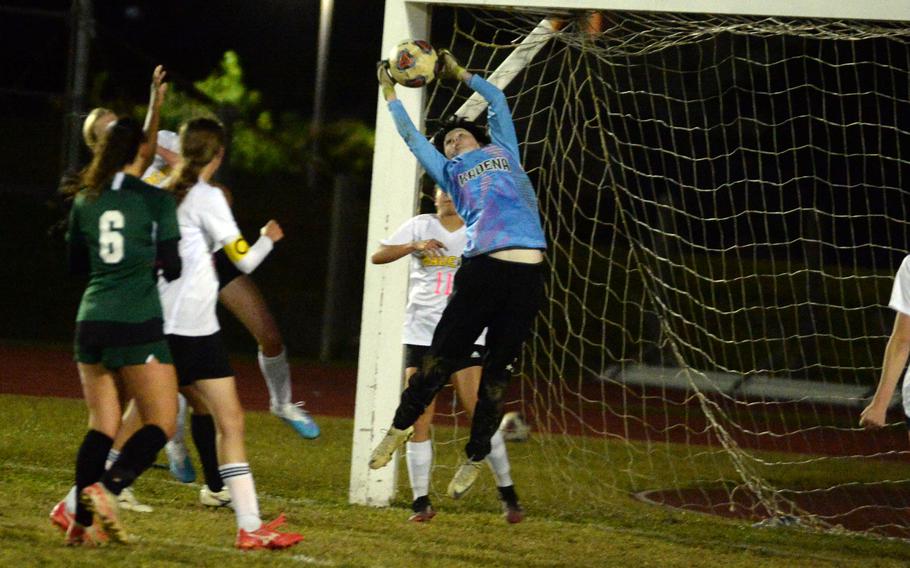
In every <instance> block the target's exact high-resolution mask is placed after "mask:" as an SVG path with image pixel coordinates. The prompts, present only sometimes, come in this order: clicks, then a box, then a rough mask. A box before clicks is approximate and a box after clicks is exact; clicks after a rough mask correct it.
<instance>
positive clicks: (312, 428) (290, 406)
mask: <svg viewBox="0 0 910 568" xmlns="http://www.w3.org/2000/svg"><path fill="white" fill-rule="evenodd" d="M303 404H304V403H303V402H296V403H290V402H289V403H287V404H284V405H282V406H277V407H275V406H273V407H272V414H274V415H275V416H277V417H278V418H281V419H282V420H284V421H285V422H287V423H288V424H290V426H291V428H293V429H294V430H295V431H296V432H297V433H298V434H300V435H301V436H302V437H304V438H306V439H307V440H315V439H316V438H318V437H319V434H320V431H319V425H318V424H316V421H315V420H313V417H312V416H310V413H309V412H307V411H306V410H304V409H303Z"/></svg>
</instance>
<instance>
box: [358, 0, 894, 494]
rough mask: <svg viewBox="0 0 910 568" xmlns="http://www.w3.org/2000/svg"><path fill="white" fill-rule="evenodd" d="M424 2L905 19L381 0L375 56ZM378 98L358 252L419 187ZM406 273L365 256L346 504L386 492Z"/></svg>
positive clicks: (725, 3)
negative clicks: (384, 453)
mask: <svg viewBox="0 0 910 568" xmlns="http://www.w3.org/2000/svg"><path fill="white" fill-rule="evenodd" d="M433 5H458V6H474V7H478V8H489V9H494V8H509V7H522V8H534V9H553V10H560V11H565V10H616V11H635V12H670V13H705V14H736V15H754V16H782V17H799V18H836V19H863V20H885V21H910V2H907V0H865V1H863V2H857V1H846V2H832V1H831V0H761V1H758V0H433V1H418V0H386V3H385V16H384V21H383V34H382V51H381V53H380V54H377V57H376V59H377V60H379V59H381V58H383V57H385V56H386V55H385V54H387V53H388V52H389V51H390V50H391V49H392V47H394V46H395V44H397V43H398V42H399V41H401V40H402V39H405V38H426V37H427V35H428V34H429V29H430V9H431V6H433ZM377 93H378V87H377ZM398 97H399V99H400V100H401V102H402V104H403V105H404V108H405V110H407V112H408V114H409V115H410V116H411V117H412V119H414V121H415V124H416V126H417V128H418V129H420V130H423V127H424V124H423V122H422V109H423V106H424V103H425V97H426V91H425V89H404V88H401V89H398ZM385 107H386V103H385V101H384V100H383V99H382V96H381V95H378V104H377V111H376V139H375V150H374V154H373V181H372V193H371V195H370V214H369V228H368V231H367V243H366V248H367V255H366V257H367V258H369V256H370V253H371V252H372V251H373V250H374V249H375V247H376V246H378V244H379V241H380V239H382V238H384V237H386V236H387V235H389V234H391V232H392V231H394V230H395V229H396V228H397V227H398V226H399V225H401V224H402V223H403V222H404V221H406V220H407V219H408V218H410V217H412V216H413V215H414V213H415V209H416V204H417V199H418V196H419V178H418V176H419V166H418V163H417V160H416V159H415V158H414V156H413V155H412V154H411V153H410V151H409V150H408V148H407V146H406V145H405V144H404V142H403V141H402V140H401V139H400V137H399V136H398V133H397V132H396V130H395V125H394V124H393V122H392V119H391V116H390V115H389V112H388V110H387V109H386V108H385ZM407 280H408V279H407V263H403V262H402V263H393V264H391V265H386V266H382V267H377V266H373V265H372V264H370V263H369V262H367V263H366V269H365V274H364V289H363V311H362V319H361V330H360V352H359V357H358V367H357V400H356V406H355V412H354V436H353V447H352V451H351V480H350V488H349V501H350V502H351V503H355V504H362V505H372V506H387V505H388V504H389V503H390V502H391V501H392V499H393V498H394V496H395V487H396V480H397V473H398V472H397V460H393V461H392V463H390V464H389V465H388V466H386V467H385V468H383V469H379V470H371V469H369V467H368V465H367V462H368V461H369V455H370V451H371V450H372V448H373V447H374V446H375V445H376V444H377V443H378V442H379V440H380V439H382V436H384V435H385V431H386V429H387V428H388V427H389V425H390V424H391V422H392V416H393V414H394V412H395V408H396V407H397V406H398V401H399V395H400V394H401V390H402V375H403V368H402V363H403V346H402V344H401V326H402V322H403V317H404V309H405V303H406V299H407Z"/></svg>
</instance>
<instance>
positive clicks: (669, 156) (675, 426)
mask: <svg viewBox="0 0 910 568" xmlns="http://www.w3.org/2000/svg"><path fill="white" fill-rule="evenodd" d="M545 18H547V19H550V20H551V21H552V22H555V25H556V27H557V28H558V30H557V31H555V32H553V33H552V34H551V36H550V39H549V41H548V42H547V43H546V45H545V46H544V47H543V48H542V49H541V51H540V52H539V53H538V54H537V55H536V56H535V57H534V58H533V59H532V60H531V61H530V62H529V63H528V64H527V65H526V66H525V68H524V69H523V71H522V72H520V73H519V74H518V75H517V77H516V78H515V79H514V80H513V81H512V82H511V84H509V85H508V86H507V87H506V88H505V89H504V91H505V93H506V95H507V98H508V100H509V104H510V107H511V109H512V111H513V116H514V118H515V124H516V130H517V132H518V135H519V139H520V142H521V151H522V156H521V158H522V163H523V165H524V167H525V170H526V171H527V172H528V174H529V175H530V177H531V179H532V181H533V182H534V184H535V187H536V189H537V192H538V198H539V204H540V210H541V215H542V219H543V223H544V229H545V231H546V234H547V240H548V243H549V247H550V248H549V250H548V252H547V264H548V269H549V276H548V284H547V291H548V298H549V299H548V303H547V305H546V306H545V307H544V309H543V310H542V312H541V314H540V316H539V318H538V321H537V324H536V327H535V332H534V336H533V339H532V340H531V341H529V342H528V344H527V345H526V348H525V351H524V354H523V356H522V359H521V367H520V372H519V373H518V377H517V380H516V381H515V385H514V386H515V389H514V392H513V396H512V397H511V398H510V400H509V402H508V404H507V406H506V410H507V411H509V410H516V411H520V412H521V413H522V414H523V415H524V417H525V418H526V419H527V420H528V421H529V422H530V424H531V426H532V428H533V434H532V439H531V442H530V443H529V444H527V445H526V446H525V447H524V448H522V450H521V451H520V452H518V454H517V455H515V456H514V457H513V461H515V462H516V467H518V468H519V470H520V469H521V463H522V460H524V459H527V460H529V461H532V460H531V458H528V457H526V455H527V454H528V453H529V452H531V453H536V454H542V455H544V456H545V459H546V463H548V464H550V465H549V466H548V467H546V468H536V469H535V470H534V475H539V476H545V477H546V478H547V479H548V480H549V482H550V483H551V486H553V487H558V488H559V490H560V491H564V492H565V493H566V494H572V495H576V496H582V497H583V498H582V499H581V500H580V502H583V503H584V505H579V506H570V509H571V507H576V508H578V509H579V510H577V511H576V510H569V511H567V512H566V514H573V513H581V514H583V513H584V512H585V509H586V508H596V507H599V506H603V505H606V504H610V503H614V502H615V501H613V499H615V498H616V495H617V494H622V495H629V494H634V495H637V496H638V497H640V498H641V499H644V500H646V501H648V502H652V503H659V504H665V505H671V506H674V507H681V508H685V509H692V510H699V511H707V512H721V513H724V514H732V515H734V516H738V517H741V518H745V519H749V520H751V521H753V522H761V521H762V520H764V521H765V522H772V523H773V522H777V521H780V520H781V519H797V521H796V522H799V523H800V524H803V525H805V526H812V527H818V528H822V529H827V530H832V529H837V528H839V527H845V528H847V529H850V530H860V531H868V532H871V533H873V534H882V535H889V536H900V537H905V538H906V537H910V526H905V524H904V523H902V522H901V521H900V520H895V518H896V517H895V515H897V513H898V512H899V511H900V510H901V509H902V508H906V507H908V506H910V491H908V488H907V484H906V483H905V482H904V481H903V479H905V478H906V474H905V472H906V468H905V467H904V466H903V465H902V460H906V457H907V455H908V452H907V451H906V448H907V434H906V433H905V432H906V430H905V429H904V428H903V427H902V426H900V424H899V422H900V416H901V414H900V412H899V407H898V405H896V406H895V407H894V408H893V410H894V412H893V413H892V414H889V418H891V419H892V422H895V423H894V424H892V426H891V427H890V428H888V429H886V430H885V431H883V432H881V433H877V434H870V433H867V432H864V431H862V430H860V429H859V428H858V427H857V425H856V424H857V420H858V416H859V411H860V410H861V409H862V407H863V406H864V404H865V402H866V401H867V400H868V397H869V395H870V394H871V392H872V390H873V389H874V387H875V384H876V381H877V375H878V372H879V370H880V365H881V358H882V354H883V352H884V346H885V343H886V342H887V339H888V335H889V333H890V325H891V322H892V320H893V313H892V312H891V311H890V310H889V309H888V308H887V302H888V298H889V294H890V288H891V283H892V280H893V277H894V273H895V271H896V269H897V267H898V266H899V265H900V262H901V260H902V259H903V257H904V256H905V255H906V254H907V251H908V243H907V235H908V221H907V218H908V215H907V213H908V208H910V200H908V194H907V192H906V190H905V189H904V181H905V179H906V175H907V173H908V169H907V168H908V161H907V160H906V159H905V157H904V155H903V152H902V148H904V147H906V146H907V144H908V143H910V140H908V134H910V102H908V98H910V97H908V93H910V83H908V71H910V45H908V39H910V26H907V25H904V24H899V23H898V24H895V23H881V22H866V21H833V20H806V19H788V18H758V17H745V16H708V15H673V14H653V13H649V14H637V13H613V12H610V13H606V12H601V13H592V12H584V13H581V12H575V13H573V12H565V13H559V14H554V13H544V12H540V11H535V10H516V11H491V10H478V9H468V8H450V7H447V8H436V9H435V11H434V15H433V31H432V37H431V38H430V40H431V42H432V43H433V44H434V45H435V46H436V47H437V48H439V47H447V48H448V49H450V50H452V51H453V53H455V54H456V55H457V56H458V58H459V59H460V60H461V62H462V63H463V64H464V65H465V66H466V67H467V68H468V69H469V70H471V71H474V72H478V73H482V74H483V75H484V76H488V75H489V74H490V73H492V72H493V71H494V70H495V69H497V67H498V66H499V65H500V64H502V62H503V61H504V60H505V58H506V57H508V56H509V54H510V53H512V52H513V51H514V50H515V49H516V47H517V45H518V43H519V42H520V41H521V40H522V39H523V38H525V37H526V36H527V35H528V34H529V33H530V32H531V30H533V29H534V28H535V26H537V25H538V23H540V22H541V20H542V19H545ZM471 94H472V93H471V92H470V90H469V89H467V88H466V87H464V86H462V85H458V84H455V83H451V82H445V81H442V82H440V81H437V82H435V83H434V84H432V85H431V86H430V87H429V92H428V95H429V96H428V103H427V107H426V117H427V119H428V121H429V124H430V128H432V127H433V124H434V123H436V122H437V121H439V120H441V119H444V118H446V117H448V116H450V115H452V114H453V113H455V111H456V110H457V109H458V108H459V107H460V106H461V105H462V104H463V103H464V102H465V100H466V99H467V98H468V97H469V96H470V95H471ZM447 396H450V395H447ZM437 412H438V413H439V421H438V422H439V423H442V424H454V425H455V426H456V428H455V429H454V430H448V429H446V430H444V434H443V433H440V432H437V433H436V434H435V435H434V441H435V444H436V446H437V454H438V455H448V454H451V455H455V454H457V453H458V451H459V450H460V448H461V447H462V445H463V444H464V442H465V440H466V436H467V433H468V429H467V428H466V425H467V422H466V417H465V415H464V414H463V412H461V410H460V409H459V408H458V407H457V405H454V404H452V403H444V404H439V405H437ZM516 447H517V446H512V445H510V450H512V449H514V448H516ZM453 463H454V460H447V459H437V460H436V462H435V464H434V474H433V475H434V478H435V477H442V478H447V477H448V474H450V473H451V471H453V468H452V465H451V464H453ZM526 481H527V480H526ZM520 482H521V480H520V479H518V480H517V483H520ZM834 502H837V503H838V506H837V507H832V506H831V503H834ZM870 511H871V512H870ZM889 512H890V514H891V517H888V514H889ZM907 525H910V523H907Z"/></svg>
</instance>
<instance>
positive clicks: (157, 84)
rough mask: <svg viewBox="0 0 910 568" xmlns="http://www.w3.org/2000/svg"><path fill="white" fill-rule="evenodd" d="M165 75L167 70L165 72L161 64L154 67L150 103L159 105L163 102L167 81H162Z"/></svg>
mask: <svg viewBox="0 0 910 568" xmlns="http://www.w3.org/2000/svg"><path fill="white" fill-rule="evenodd" d="M165 75H167V72H165V70H164V66H162V65H159V66H157V67H155V70H154V71H152V104H154V105H156V106H159V107H160V106H161V103H163V102H164V95H165V93H167V83H165V82H164V77H165Z"/></svg>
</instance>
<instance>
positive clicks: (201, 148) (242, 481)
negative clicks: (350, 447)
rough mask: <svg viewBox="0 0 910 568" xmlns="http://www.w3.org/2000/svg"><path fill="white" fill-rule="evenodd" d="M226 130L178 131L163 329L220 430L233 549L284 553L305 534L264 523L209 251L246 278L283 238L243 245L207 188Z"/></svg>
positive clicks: (203, 124) (181, 376)
mask: <svg viewBox="0 0 910 568" xmlns="http://www.w3.org/2000/svg"><path fill="white" fill-rule="evenodd" d="M225 141H226V140H225V132H224V128H223V127H222V126H221V124H219V123H218V122H216V121H214V120H211V119H207V118H198V119H194V120H191V121H189V122H187V123H186V124H184V125H183V126H182V127H181V129H180V157H181V160H180V165H179V166H178V168H177V170H176V171H175V172H174V175H173V176H172V178H171V181H170V182H169V183H168V184H167V188H168V189H169V190H170V191H171V192H172V193H173V194H174V196H175V197H176V199H177V202H178V207H177V222H178V224H179V226H180V258H181V260H182V261H183V266H184V271H183V273H182V274H181V276H180V278H178V279H176V280H174V281H171V282H165V281H163V280H159V292H160V294H161V303H162V307H163V312H164V331H165V334H166V336H167V338H168V344H169V346H170V348H171V353H172V355H173V358H174V364H175V366H176V367H177V378H178V381H179V383H180V386H181V391H182V392H183V393H184V395H185V396H187V398H188V400H189V401H190V402H191V403H192V402H193V401H195V400H197V399H201V400H202V401H204V403H205V404H206V406H207V407H208V408H209V409H210V410H211V412H212V415H213V417H214V421H215V426H216V428H217V430H218V441H217V444H218V462H219V467H218V473H219V474H220V479H221V480H223V482H224V484H225V485H226V486H227V489H228V492H229V494H230V499H231V504H232V506H233V508H234V513H235V515H236V519H237V538H236V541H235V546H237V547H238V548H241V549H265V548H268V549H276V548H287V547H290V546H293V545H295V544H297V543H298V542H300V541H301V540H302V539H303V537H302V536H301V535H299V534H296V533H283V532H279V531H278V530H277V529H278V526H279V525H281V524H282V523H283V522H284V516H283V515H282V516H280V517H279V518H278V519H276V520H275V521H272V522H270V523H263V522H262V519H261V518H260V516H259V502H258V499H257V497H256V488H255V484H254V482H253V476H252V473H251V471H250V466H249V463H247V458H246V448H245V442H244V426H243V422H244V419H243V408H242V406H241V404H240V399H239V397H238V395H237V387H236V384H235V379H234V372H233V370H232V369H231V366H230V362H229V361H228V357H227V350H226V349H225V346H224V343H223V341H222V340H221V334H220V325H219V323H218V317H217V315H216V313H215V307H216V303H217V301H218V277H217V274H216V273H215V267H214V265H213V263H212V254H213V253H214V252H215V251H216V250H219V249H221V248H224V249H225V250H226V253H227V256H228V258H229V259H230V261H231V262H232V263H233V264H234V265H235V266H237V268H238V269H240V270H241V271H243V272H244V273H249V272H251V271H252V270H254V269H255V268H256V267H257V266H258V265H259V263H261V262H262V260H263V259H264V258H265V257H266V256H267V255H268V254H269V252H271V250H272V246H273V243H274V242H276V241H278V240H280V239H282V238H283V236H284V233H283V232H282V230H281V227H280V226H279V225H278V223H277V222H275V221H274V220H272V221H269V222H268V223H267V224H266V225H265V226H264V227H263V228H262V231H261V237H260V238H259V239H258V240H257V241H256V242H255V243H254V244H253V245H252V246H250V245H248V244H247V242H246V240H244V238H243V236H242V234H241V233H240V229H239V228H238V227H237V223H236V221H235V220H234V216H233V214H232V213H231V209H230V206H229V205H228V202H227V199H226V198H225V195H224V193H223V192H222V191H221V189H219V188H217V187H215V186H213V185H212V184H211V183H210V180H211V178H212V176H213V175H214V174H215V172H216V171H217V170H218V168H219V167H220V165H221V160H222V158H223V156H224V146H225Z"/></svg>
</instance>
